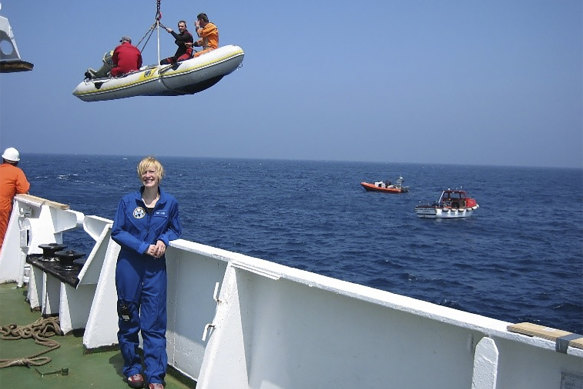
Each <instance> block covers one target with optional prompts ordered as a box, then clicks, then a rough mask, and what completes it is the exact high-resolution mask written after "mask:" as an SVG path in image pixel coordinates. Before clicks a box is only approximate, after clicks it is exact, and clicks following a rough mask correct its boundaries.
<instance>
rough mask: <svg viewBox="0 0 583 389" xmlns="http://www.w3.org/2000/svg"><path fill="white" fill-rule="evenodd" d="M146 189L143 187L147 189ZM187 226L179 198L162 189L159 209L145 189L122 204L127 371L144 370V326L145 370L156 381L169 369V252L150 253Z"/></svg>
mask: <svg viewBox="0 0 583 389" xmlns="http://www.w3.org/2000/svg"><path fill="white" fill-rule="evenodd" d="M142 190H143V189H142ZM181 233H182V227H181V226H180V221H179V218H178V202H177V201H176V199H175V198H174V196H172V195H170V194H168V193H166V192H164V191H163V190H162V189H160V198H159V199H158V202H157V203H156V206H155V207H154V209H153V211H151V212H147V211H146V206H145V205H144V203H143V201H142V194H141V190H140V191H136V192H133V193H130V194H127V195H125V196H124V197H123V198H122V199H121V201H120V203H119V206H118V208H117V212H116V215H115V219H114V222H113V227H112V231H111V237H112V239H113V240H114V241H116V242H117V243H119V244H120V245H121V251H120V253H119V257H118V259H117V267H116V272H115V285H116V288H117V298H118V307H117V308H118V316H119V331H118V333H117V336H118V340H119V345H120V348H121V353H122V355H123V359H124V367H123V374H124V376H126V377H131V376H132V375H134V374H138V373H140V372H141V370H142V365H141V362H140V356H139V354H138V347H139V338H138V332H139V331H140V330H141V331H142V340H143V349H144V365H145V370H144V374H145V375H146V377H147V379H148V381H149V382H150V383H156V382H158V383H162V382H163V380H164V376H165V375H166V364H167V361H168V357H167V355H166V285H167V280H166V258H165V257H162V258H154V257H152V256H150V255H146V254H144V252H146V250H147V249H148V247H149V246H150V245H151V244H156V241H158V240H161V241H163V242H164V244H165V245H166V246H168V242H169V241H171V240H174V239H178V238H179V237H180V234H181Z"/></svg>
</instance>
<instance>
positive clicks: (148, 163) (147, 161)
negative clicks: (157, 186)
mask: <svg viewBox="0 0 583 389" xmlns="http://www.w3.org/2000/svg"><path fill="white" fill-rule="evenodd" d="M151 168H154V171H155V172H156V173H157V174H158V178H159V179H160V180H162V178H163V177H164V166H162V164H161V163H160V161H158V160H157V159H156V158H154V157H152V156H148V157H145V158H144V159H142V160H141V161H140V163H138V178H140V179H141V178H142V175H143V174H144V173H145V172H146V171H147V170H149V169H151Z"/></svg>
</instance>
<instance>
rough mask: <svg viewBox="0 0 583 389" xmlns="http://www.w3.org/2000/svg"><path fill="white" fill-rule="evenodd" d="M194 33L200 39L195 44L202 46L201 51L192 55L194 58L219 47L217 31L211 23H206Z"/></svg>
mask: <svg viewBox="0 0 583 389" xmlns="http://www.w3.org/2000/svg"><path fill="white" fill-rule="evenodd" d="M196 33H197V34H198V36H199V37H200V39H199V40H197V41H196V42H197V43H198V45H199V46H202V50H201V51H197V52H196V53H194V56H195V57H198V56H200V55H203V54H204V53H208V52H209V51H211V50H214V49H217V48H218V47H219V29H218V28H217V26H215V25H214V24H213V23H211V22H208V23H207V24H206V25H205V26H204V27H201V28H197V29H196Z"/></svg>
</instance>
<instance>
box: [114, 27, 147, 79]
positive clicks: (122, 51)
mask: <svg viewBox="0 0 583 389" xmlns="http://www.w3.org/2000/svg"><path fill="white" fill-rule="evenodd" d="M119 41H120V42H121V44H120V45H119V46H117V47H116V48H115V50H113V55H112V57H111V60H112V61H113V65H114V67H113V68H112V69H111V72H110V73H111V75H112V76H113V77H118V76H123V75H124V74H127V73H129V72H132V71H134V70H138V69H139V68H140V67H142V53H140V50H138V48H137V47H136V46H133V45H132V38H130V37H129V36H122V37H121V39H120V40H119Z"/></svg>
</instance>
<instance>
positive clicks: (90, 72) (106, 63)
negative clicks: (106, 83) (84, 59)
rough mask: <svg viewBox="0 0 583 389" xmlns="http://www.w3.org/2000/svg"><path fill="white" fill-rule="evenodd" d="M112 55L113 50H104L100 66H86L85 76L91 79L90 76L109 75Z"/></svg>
mask: <svg viewBox="0 0 583 389" xmlns="http://www.w3.org/2000/svg"><path fill="white" fill-rule="evenodd" d="M112 57H113V50H109V51H107V52H105V54H103V58H102V60H101V61H102V62H103V65H101V67H100V68H99V69H98V70H95V69H93V68H88V69H87V71H86V72H85V78H88V79H91V78H104V77H109V72H110V71H111V69H112V68H113V60H112Z"/></svg>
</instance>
